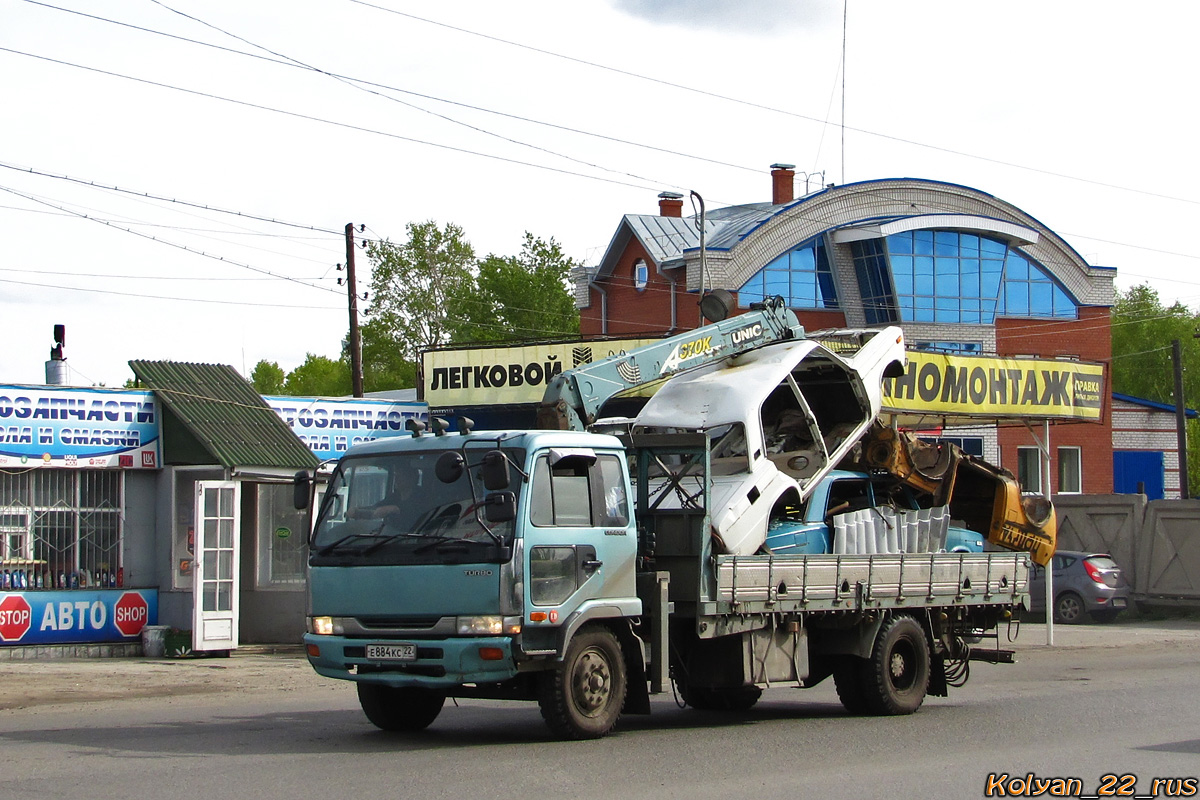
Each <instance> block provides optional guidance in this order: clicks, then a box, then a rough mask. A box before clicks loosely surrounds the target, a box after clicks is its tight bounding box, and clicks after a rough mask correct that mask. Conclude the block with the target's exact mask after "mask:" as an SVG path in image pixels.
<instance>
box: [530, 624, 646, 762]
mask: <svg viewBox="0 0 1200 800" xmlns="http://www.w3.org/2000/svg"><path fill="white" fill-rule="evenodd" d="M625 688H626V679H625V659H624V657H623V656H622V654H621V643H620V642H618V641H617V637H616V636H614V635H613V633H612V631H610V630H608V629H607V628H603V627H594V628H587V629H584V630H582V631H580V632H579V633H576V634H575V636H574V637H572V639H571V642H570V644H568V645H567V652H566V655H565V657H564V658H563V660H562V663H561V664H559V665H557V666H556V667H555V669H553V670H552V671H549V672H546V673H543V674H542V682H541V686H540V691H539V693H538V705H539V706H540V707H541V710H542V719H544V720H546V724H547V725H548V726H549V727H550V730H551V731H553V732H554V733H555V735H556V736H558V737H560V738H562V739H599V738H600V737H601V736H605V735H606V734H608V733H609V732H610V731H611V730H612V729H613V727H614V726H615V725H616V724H617V718H618V717H620V716H621V707H622V706H623V705H624V704H625Z"/></svg>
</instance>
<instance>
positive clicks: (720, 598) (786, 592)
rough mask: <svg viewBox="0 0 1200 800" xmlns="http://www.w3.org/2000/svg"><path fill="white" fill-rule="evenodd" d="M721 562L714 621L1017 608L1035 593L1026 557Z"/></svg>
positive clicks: (720, 558) (750, 558)
mask: <svg viewBox="0 0 1200 800" xmlns="http://www.w3.org/2000/svg"><path fill="white" fill-rule="evenodd" d="M715 561H716V565H715V566H716V578H717V580H716V596H715V597H714V598H711V601H710V602H709V603H704V600H707V599H709V598H703V599H702V601H701V602H702V606H706V607H707V610H710V611H712V612H714V613H743V614H745V613H763V612H770V611H776V612H778V611H817V610H865V609H872V608H903V607H923V606H953V605H1010V604H1017V603H1021V602H1023V601H1024V600H1025V599H1026V597H1027V594H1028V591H1029V556H1028V554H1026V553H1009V552H997V553H894V554H877V555H811V556H766V555H756V556H732V555H719V556H716V558H715Z"/></svg>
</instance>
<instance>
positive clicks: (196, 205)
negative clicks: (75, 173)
mask: <svg viewBox="0 0 1200 800" xmlns="http://www.w3.org/2000/svg"><path fill="white" fill-rule="evenodd" d="M4 49H5V48H3V47H0V50H4ZM12 52H15V51H12ZM22 55H24V54H22ZM34 58H40V56H34ZM51 60H53V59H51ZM84 69H87V68H86V67H84ZM135 80H136V79H135ZM0 167H2V168H4V169H10V170H13V171H14V172H25V173H28V174H30V175H37V176H39V177H42V178H54V179H55V180H60V181H67V182H69V183H77V184H79V185H81V186H90V187H92V188H94V189H104V190H105V191H109V192H120V193H121V194H128V195H135V196H137V197H145V198H148V199H150V200H160V201H162V202H165V203H176V204H178V205H181V206H188V207H189V208H198V209H202V210H204V211H211V212H214V213H217V214H231V215H233V216H235V217H242V218H244V219H252V220H256V221H258V222H269V223H271V224H272V225H283V226H285V227H289V228H301V229H303V230H306V231H314V232H316V233H328V234H330V235H331V236H338V237H340V236H341V235H342V232H341V231H335V230H330V229H328V228H319V227H317V226H316V225H304V224H302V223H298V222H288V221H286V220H282V219H276V218H273V217H263V216H259V215H258V214H250V213H247V212H245V211H234V210H232V209H228V208H220V207H218V206H212V205H208V204H205V203H194V202H190V201H188V200H180V199H179V198H177V197H166V196H164V195H158V194H152V193H150V192H139V191H136V190H134V189H124V188H121V187H120V186H112V185H109V184H104V183H97V182H96V181H88V180H83V179H82V178H72V177H71V176H70V175H57V174H55V173H53V172H43V171H41V170H37V169H34V168H33V167H18V166H16V165H14V164H5V163H3V162H0ZM67 213H71V212H69V211H68V212H67Z"/></svg>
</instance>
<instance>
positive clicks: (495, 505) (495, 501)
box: [483, 492, 517, 522]
mask: <svg viewBox="0 0 1200 800" xmlns="http://www.w3.org/2000/svg"><path fill="white" fill-rule="evenodd" d="M483 510H484V517H485V518H486V519H487V521H488V522H508V521H510V520H513V519H516V517H517V496H516V495H515V494H514V493H512V492H492V493H491V494H489V495H487V496H486V497H484V498H483Z"/></svg>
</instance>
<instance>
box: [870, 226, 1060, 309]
mask: <svg viewBox="0 0 1200 800" xmlns="http://www.w3.org/2000/svg"><path fill="white" fill-rule="evenodd" d="M886 245H887V255H889V256H890V263H891V277H892V282H893V285H894V287H895V293H896V294H895V301H894V302H895V306H896V307H897V308H898V309H899V311H900V319H902V320H903V321H905V322H948V323H968V324H989V325H990V324H992V323H994V322H995V321H996V316H997V315H1000V316H1016V317H1072V318H1073V317H1075V316H1077V305H1076V303H1075V301H1074V300H1073V299H1072V298H1071V296H1070V295H1068V294H1067V293H1066V291H1064V290H1063V288H1062V287H1061V286H1059V285H1058V283H1056V282H1055V281H1054V279H1053V278H1052V277H1051V276H1050V274H1049V273H1047V272H1046V271H1045V270H1044V269H1043V268H1042V266H1041V265H1040V264H1037V263H1036V262H1033V261H1030V260H1029V259H1028V258H1027V257H1026V256H1023V255H1021V253H1019V252H1017V251H1016V250H1013V249H1012V248H1010V247H1009V246H1008V245H1007V244H1005V243H1004V242H1002V241H999V240H996V239H989V238H987V237H984V236H978V235H976V234H972V233H959V232H958V231H933V230H920V231H909V232H906V233H899V234H895V235H893V236H889V237H887V240H886ZM851 250H852V252H853V253H854V256H855V268H856V270H857V272H858V278H859V285H860V287H861V289H862V293H863V300H864V304H865V305H866V312H867V321H868V322H888V321H890V320H889V319H885V318H879V317H878V311H877V309H878V308H880V307H883V306H886V305H887V299H888V298H886V297H885V295H886V291H884V292H883V294H881V289H880V286H879V284H880V278H879V276H878V273H879V272H880V269H881V268H880V267H879V266H878V261H879V260H881V257H880V256H879V255H878V253H877V250H878V240H877V241H876V244H875V245H874V246H871V245H870V244H869V243H868V242H854V243H853V244H852V245H851ZM860 260H861V263H860ZM873 314H875V317H873V316H872V315H873Z"/></svg>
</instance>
